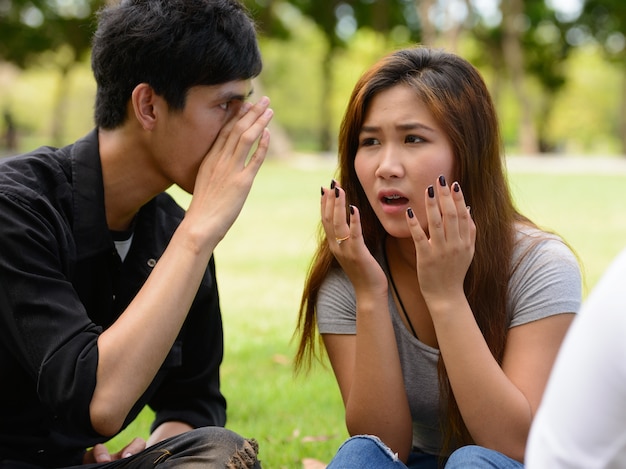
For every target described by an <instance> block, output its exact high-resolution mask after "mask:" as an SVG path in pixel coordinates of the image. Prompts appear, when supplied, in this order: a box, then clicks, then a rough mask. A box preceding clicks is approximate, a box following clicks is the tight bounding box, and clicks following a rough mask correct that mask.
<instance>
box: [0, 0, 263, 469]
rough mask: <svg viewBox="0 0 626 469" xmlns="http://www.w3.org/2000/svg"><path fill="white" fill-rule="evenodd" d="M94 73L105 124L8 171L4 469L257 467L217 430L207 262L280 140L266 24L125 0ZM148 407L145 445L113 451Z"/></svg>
mask: <svg viewBox="0 0 626 469" xmlns="http://www.w3.org/2000/svg"><path fill="white" fill-rule="evenodd" d="M92 67H93V70H94V75H95V78H96V82H97V97H96V106H95V120H96V129H95V130H94V131H93V132H91V133H90V134H88V135H87V136H86V137H84V138H83V139H81V140H78V141H77V142H75V143H74V144H73V145H70V146H67V147H65V148H61V149H54V148H49V147H43V148H40V149H38V150H35V151H33V152H31V153H29V154H26V155H21V156H18V157H14V158H8V159H6V160H4V161H2V163H1V164H0V382H1V383H2V384H1V386H0V468H2V469H7V468H13V467H22V468H24V467H57V468H58V467H68V466H73V465H81V464H86V463H92V464H97V465H98V467H100V466H102V465H103V464H104V465H105V466H106V467H107V468H109V467H118V466H119V467H121V466H122V465H124V467H143V466H144V465H147V466H149V467H153V465H154V464H156V463H158V464H159V465H160V466H161V465H165V466H168V465H175V466H176V467H191V466H194V467H195V466H200V465H201V466H202V467H207V468H224V467H227V468H231V467H233V468H252V467H254V468H257V467H260V464H259V462H258V460H257V456H256V452H257V451H256V450H257V448H256V443H255V442H254V440H246V439H244V438H242V437H240V436H239V435H237V434H235V433H233V432H230V431H228V430H225V429H224V428H222V427H223V426H224V425H225V422H226V402H225V399H224V397H223V396H222V394H221V392H220V378H219V367H220V364H221V360H222V354H223V343H222V339H223V335H222V323H221V313H220V307H219V299H218V291H217V285H216V279H215V264H214V261H213V257H212V253H213V250H214V249H215V247H216V245H217V244H218V243H219V241H220V240H221V239H222V238H223V237H224V235H225V234H226V232H227V231H228V229H229V228H230V226H231V225H232V224H233V222H234V221H235V219H236V217H237V216H238V214H239V212H240V210H241V208H242V206H243V203H244V201H245V199H246V197H247V195H248V193H249V190H250V188H251V185H252V182H253V180H254V178H255V176H256V174H257V171H258V170H259V168H260V166H261V164H262V162H263V160H264V158H265V155H266V152H267V147H268V144H269V134H268V132H267V130H266V127H267V125H268V123H269V121H270V120H271V117H272V111H271V109H270V108H269V107H268V104H269V102H268V99H267V98H261V99H260V100H259V101H258V102H257V103H256V104H254V105H250V104H249V103H246V102H245V100H246V98H247V97H248V96H249V95H250V93H251V91H252V87H251V79H252V78H253V77H255V76H257V75H258V74H259V73H260V71H261V58H260V53H259V50H258V45H257V41H256V33H255V29H254V24H253V22H252V21H251V19H250V18H249V16H248V15H247V13H246V12H245V10H244V9H243V8H242V6H241V5H240V4H239V3H237V0H150V1H146V0H124V1H122V3H121V4H120V5H119V6H114V7H109V8H108V9H106V10H103V11H102V12H101V13H100V15H99V24H98V30H97V32H96V34H95V37H94V43H93V52H92ZM253 147H254V148H253ZM250 153H252V155H251V156H250V157H248V155H249V154H250ZM172 184H177V185H179V186H180V187H182V188H183V189H184V190H186V191H188V192H189V193H192V194H193V197H192V201H191V203H190V206H189V208H188V210H187V212H186V213H185V212H184V211H183V209H181V208H180V207H179V206H178V205H177V204H176V203H175V202H174V201H173V199H172V198H171V197H169V196H168V195H167V194H165V193H164V191H165V190H166V189H167V188H168V187H170V186H171V185H172ZM146 404H148V405H149V406H150V407H151V408H152V409H154V411H155V413H156V419H155V421H154V423H153V425H152V429H151V430H152V431H151V436H150V438H149V439H148V441H147V442H144V441H143V440H141V439H135V440H133V441H132V442H130V443H129V444H128V445H127V446H126V447H125V448H124V449H123V450H122V451H120V452H119V453H117V454H109V452H108V451H107V449H106V448H105V447H104V445H103V444H102V443H104V442H106V441H107V440H109V439H110V438H111V437H113V436H114V435H116V434H117V433H119V432H120V431H121V430H122V429H123V428H125V427H126V426H127V425H128V423H130V422H131V421H132V420H133V419H135V417H136V416H137V415H138V413H139V412H140V411H141V409H142V408H143V407H144V406H145V405H146ZM144 448H145V450H144Z"/></svg>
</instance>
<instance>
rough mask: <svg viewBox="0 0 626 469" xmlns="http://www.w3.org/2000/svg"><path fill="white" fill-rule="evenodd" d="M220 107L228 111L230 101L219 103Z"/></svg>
mask: <svg viewBox="0 0 626 469" xmlns="http://www.w3.org/2000/svg"><path fill="white" fill-rule="evenodd" d="M220 108H221V109H222V110H224V111H228V109H229V108H230V101H226V102H225V103H222V104H220Z"/></svg>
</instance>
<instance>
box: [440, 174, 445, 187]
mask: <svg viewBox="0 0 626 469" xmlns="http://www.w3.org/2000/svg"><path fill="white" fill-rule="evenodd" d="M439 185H440V186H441V187H444V186H445V185H446V178H445V177H444V176H443V174H442V175H441V176H439Z"/></svg>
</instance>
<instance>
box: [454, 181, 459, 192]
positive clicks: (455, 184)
mask: <svg viewBox="0 0 626 469" xmlns="http://www.w3.org/2000/svg"><path fill="white" fill-rule="evenodd" d="M452 190H453V191H454V192H459V191H460V190H461V187H460V186H459V183H458V182H455V183H454V184H452Z"/></svg>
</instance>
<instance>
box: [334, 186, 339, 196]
mask: <svg viewBox="0 0 626 469" xmlns="http://www.w3.org/2000/svg"><path fill="white" fill-rule="evenodd" d="M335 197H339V188H338V187H335Z"/></svg>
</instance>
